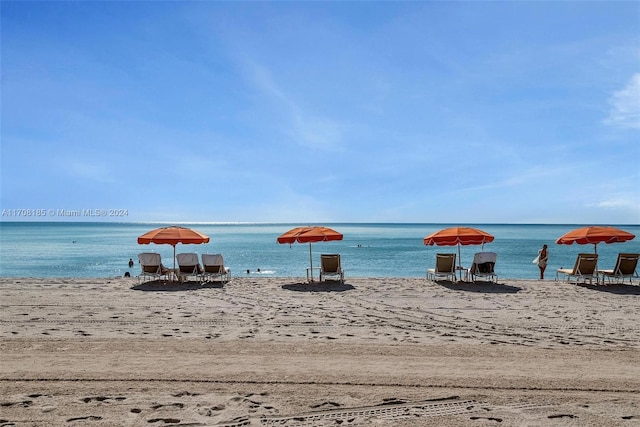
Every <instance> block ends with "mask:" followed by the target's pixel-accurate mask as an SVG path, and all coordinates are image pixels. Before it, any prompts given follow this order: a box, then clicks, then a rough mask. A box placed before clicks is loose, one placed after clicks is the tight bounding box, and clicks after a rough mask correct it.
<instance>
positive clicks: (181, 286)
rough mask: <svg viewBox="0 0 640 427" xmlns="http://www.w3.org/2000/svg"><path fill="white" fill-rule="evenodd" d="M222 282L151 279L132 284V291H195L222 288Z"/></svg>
mask: <svg viewBox="0 0 640 427" xmlns="http://www.w3.org/2000/svg"><path fill="white" fill-rule="evenodd" d="M223 287H224V284H222V283H221V282H205V283H200V282H183V283H180V282H169V281H165V280H152V281H150V282H144V283H140V284H139V285H135V286H132V287H131V289H133V290H134V291H145V292H160V291H161V292H181V291H195V290H198V289H222V288H223Z"/></svg>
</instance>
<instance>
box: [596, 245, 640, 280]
mask: <svg viewBox="0 0 640 427" xmlns="http://www.w3.org/2000/svg"><path fill="white" fill-rule="evenodd" d="M639 258H640V254H622V253H621V254H618V259H617V261H616V265H615V267H614V268H613V270H600V271H598V273H599V274H601V275H602V283H603V284H604V280H605V278H606V279H608V280H609V283H611V281H612V280H613V281H615V282H617V283H624V279H626V278H628V279H629V284H633V279H634V278H638V277H639V276H638V271H637V270H636V268H637V266H638V259H639Z"/></svg>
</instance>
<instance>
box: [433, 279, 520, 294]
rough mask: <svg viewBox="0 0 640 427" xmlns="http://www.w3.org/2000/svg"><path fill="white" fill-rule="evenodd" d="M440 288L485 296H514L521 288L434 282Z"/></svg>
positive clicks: (495, 284) (493, 284) (488, 284)
mask: <svg viewBox="0 0 640 427" xmlns="http://www.w3.org/2000/svg"><path fill="white" fill-rule="evenodd" d="M436 283H438V284H439V285H441V286H444V287H445V288H447V289H451V290H453V291H466V292H480V293H487V294H515V293H517V292H520V291H521V290H522V288H519V287H517V286H510V285H501V284H500V283H493V282H475V283H474V282H450V281H446V280H440V281H436Z"/></svg>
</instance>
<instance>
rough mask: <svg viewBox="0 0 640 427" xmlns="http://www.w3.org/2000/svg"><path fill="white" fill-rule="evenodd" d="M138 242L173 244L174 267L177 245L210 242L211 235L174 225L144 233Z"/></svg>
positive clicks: (174, 266)
mask: <svg viewBox="0 0 640 427" xmlns="http://www.w3.org/2000/svg"><path fill="white" fill-rule="evenodd" d="M138 243H139V244H141V245H148V244H149V243H156V244H159V245H162V244H165V245H171V246H173V269H174V270H175V268H176V245H177V244H178V243H183V244H189V243H192V244H202V243H209V236H207V235H205V234H202V233H200V232H199V231H196V230H193V229H191V228H187V227H178V226H176V225H172V226H170V227H160V228H156V229H154V230H151V231H148V232H146V233H144V234H143V235H142V236H140V237H138Z"/></svg>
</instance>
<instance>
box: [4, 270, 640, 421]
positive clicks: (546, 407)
mask: <svg viewBox="0 0 640 427" xmlns="http://www.w3.org/2000/svg"><path fill="white" fill-rule="evenodd" d="M499 283H500V284H498V285H493V284H488V283H478V284H475V285H474V284H452V283H447V282H437V283H435V282H429V281H427V280H426V279H424V278H348V279H347V280H346V282H345V284H344V285H339V284H337V283H335V284H329V286H325V289H322V288H321V287H319V286H312V287H311V289H309V286H310V285H307V284H303V283H300V281H299V280H296V279H294V278H245V277H240V278H233V279H232V280H231V282H229V283H228V284H226V285H224V286H222V285H218V284H210V285H206V286H204V287H200V286H199V285H197V286H196V285H195V284H190V283H187V284H185V285H178V286H177V287H176V286H175V285H173V286H172V285H166V286H165V285H163V284H160V283H147V284H140V285H139V284H138V280H137V278H135V277H134V278H130V279H123V278H111V279H73V278H68V279H33V278H0V297H1V300H0V305H1V306H2V307H1V308H2V309H1V310H0V313H1V314H0V325H1V329H0V355H1V359H2V363H0V388H1V390H2V396H3V397H2V402H0V403H1V404H2V415H0V419H2V420H3V421H5V423H12V424H7V425H16V426H36V425H45V424H46V425H75V424H78V425H84V424H82V423H87V425H88V424H90V425H95V426H107V425H111V426H113V425H127V426H143V425H146V426H148V425H172V424H173V425H202V426H208V425H211V426H212V425H226V426H240V425H250V426H253V425H286V426H293V425H322V426H324V425H358V426H360V425H362V426H365V425H372V424H375V425H385V426H386V425H388V426H397V425H399V426H404V425H406V426H415V425H434V424H437V425H443V426H466V425H474V426H477V425H495V424H496V423H498V421H497V420H500V422H501V423H503V425H522V424H534V425H567V423H569V424H570V425H581V426H582V425H593V426H596V425H613V426H616V425H621V426H628V425H637V423H640V403H639V401H638V395H640V366H639V365H638V364H637V360H640V313H638V312H637V307H638V303H639V302H640V287H639V286H637V285H634V286H628V285H627V286H618V285H616V286H607V287H603V286H601V287H600V288H601V289H598V288H594V287H590V286H576V285H570V284H566V283H562V282H555V281H552V280H544V281H539V280H530V279H528V280H504V279H500V280H499ZM167 286H169V287H170V288H167ZM605 288H607V289H605ZM156 423H157V424H156Z"/></svg>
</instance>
